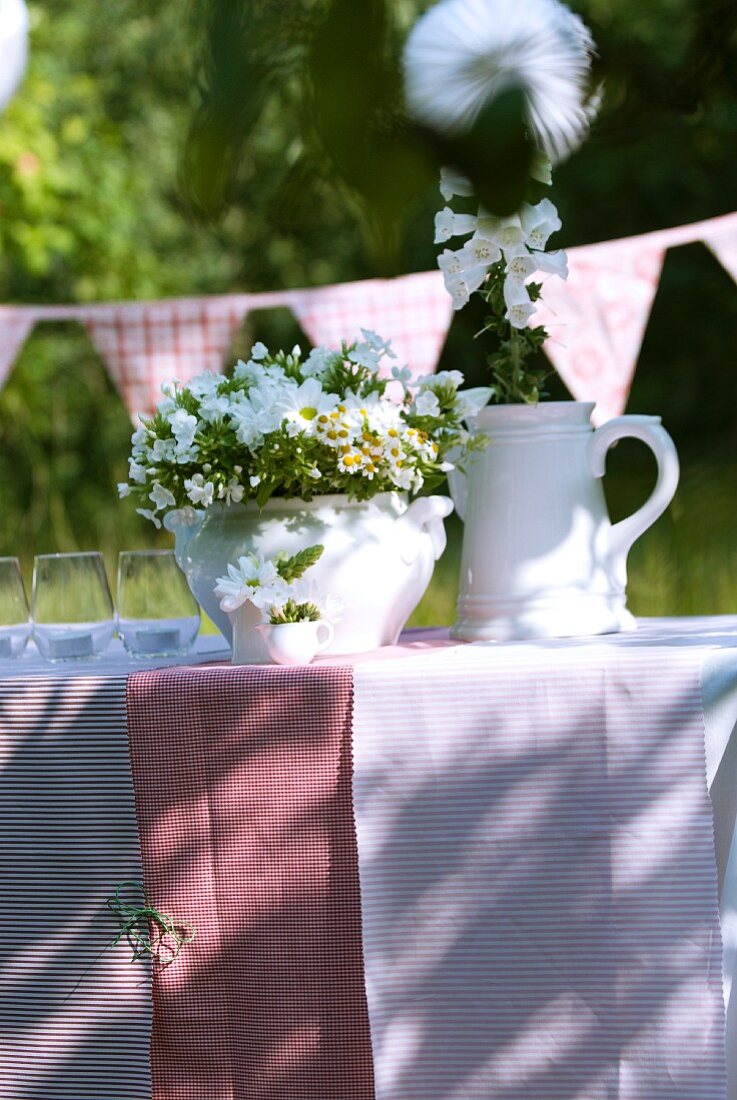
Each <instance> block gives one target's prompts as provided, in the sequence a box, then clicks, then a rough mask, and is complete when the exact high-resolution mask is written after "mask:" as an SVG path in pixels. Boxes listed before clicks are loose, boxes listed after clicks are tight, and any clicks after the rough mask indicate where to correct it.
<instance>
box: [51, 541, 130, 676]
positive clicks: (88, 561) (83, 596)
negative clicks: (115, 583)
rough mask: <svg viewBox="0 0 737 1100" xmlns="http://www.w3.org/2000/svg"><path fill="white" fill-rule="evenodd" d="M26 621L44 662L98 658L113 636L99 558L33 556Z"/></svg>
mask: <svg viewBox="0 0 737 1100" xmlns="http://www.w3.org/2000/svg"><path fill="white" fill-rule="evenodd" d="M31 619H32V620H33V637H34V639H35V642H36V645H37V646H38V648H39V650H40V651H41V653H42V655H43V656H44V657H46V659H47V660H49V661H73V660H81V659H84V658H90V657H99V656H100V654H101V653H103V652H104V650H105V649H106V648H107V646H108V645H109V643H110V640H111V639H112V636H113V634H114V633H115V612H114V609H113V599H112V596H111V595H110V588H109V587H108V583H107V577H106V575H105V565H104V563H103V560H102V554H99V553H96V552H90V553H86V554H39V555H38V557H37V558H36V559H35V562H34V569H33V596H32V598H31Z"/></svg>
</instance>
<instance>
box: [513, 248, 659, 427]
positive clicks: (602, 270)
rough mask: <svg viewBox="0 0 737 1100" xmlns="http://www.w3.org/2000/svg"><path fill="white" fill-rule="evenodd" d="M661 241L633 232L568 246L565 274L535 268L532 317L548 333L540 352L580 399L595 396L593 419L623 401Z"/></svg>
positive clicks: (615, 412) (653, 288)
mask: <svg viewBox="0 0 737 1100" xmlns="http://www.w3.org/2000/svg"><path fill="white" fill-rule="evenodd" d="M664 257H665V249H664V248H662V247H660V246H659V245H657V244H656V245H650V244H648V243H646V242H643V241H642V240H639V239H636V240H635V241H634V242H633V243H632V244H630V243H629V242H628V241H614V242H612V243H609V244H600V245H592V246H590V247H586V248H576V249H572V250H571V251H570V252H569V255H568V261H569V275H568V279H567V281H566V282H563V280H562V279H557V278H555V277H554V276H541V277H540V280H539V281H540V282H542V283H543V297H542V302H541V303H540V308H539V309H538V310H537V312H536V314H535V317H534V322H533V323H534V324H535V325H544V326H545V328H546V329H547V330H548V332H549V334H550V339H549V340H547V342H546V343H545V353H546V354H547V356H548V358H549V359H550V361H551V362H552V364H553V366H554V367H555V369H556V370H557V371H558V374H559V375H560V376H561V378H562V379H563V381H564V383H565V384H566V386H567V387H568V389H569V390H570V392H571V394H572V395H573V396H574V397H575V398H577V399H578V400H579V401H595V402H596V409H595V410H594V421H595V423H597V424H601V423H603V422H604V421H605V420H610V419H611V418H612V417H614V416H619V415H620V413H622V412H623V411H624V409H625V407H626V405H627V398H628V396H629V392H630V389H631V387H632V379H633V378H634V375H635V369H636V367H637V360H638V358H639V355H640V348H641V347H642V341H643V338H644V336H645V329H646V328H647V322H648V319H649V317H650V310H651V308H652V304H653V300H654V298H655V294H656V292H657V289H658V283H659V282H660V274H661V271H662V268H663V260H664Z"/></svg>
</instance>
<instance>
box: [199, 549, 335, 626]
mask: <svg viewBox="0 0 737 1100" xmlns="http://www.w3.org/2000/svg"><path fill="white" fill-rule="evenodd" d="M323 549H324V548H323V547H322V546H309V547H307V548H306V549H305V550H300V551H299V553H297V554H294V555H293V556H292V557H288V556H287V555H286V554H285V553H282V554H280V555H277V557H276V558H275V559H274V560H273V561H266V560H265V559H264V557H263V555H261V554H255V553H252V554H247V555H245V556H244V557H241V558H239V559H238V564H237V565H229V566H228V574H227V576H224V577H219V578H218V580H217V584H216V586H215V595H216V596H218V597H220V607H221V608H222V610H223V611H226V612H229V613H232V612H234V611H237V610H238V608H239V607H242V605H243V604H244V603H246V602H247V601H248V602H250V603H252V604H253V605H254V607H256V608H258V610H259V611H261V613H262V615H263V618H264V622H267V623H271V624H273V625H275V626H277V625H280V624H282V623H317V622H320V621H321V620H327V621H328V622H335V621H337V619H339V618H340V615H341V614H342V610H343V609H342V605H341V602H340V600H338V599H337V598H336V597H334V596H322V595H321V594H320V593H318V591H317V589H316V588H315V587H314V585H311V584H309V583H308V582H306V581H304V580H303V577H304V574H305V573H306V572H307V570H308V569H309V568H310V567H311V566H312V565H314V564H315V562H317V561H319V560H320V558H321V557H322V553H323Z"/></svg>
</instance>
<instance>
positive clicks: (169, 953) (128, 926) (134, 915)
mask: <svg viewBox="0 0 737 1100" xmlns="http://www.w3.org/2000/svg"><path fill="white" fill-rule="evenodd" d="M107 907H108V909H109V910H110V912H111V913H112V914H113V915H114V916H115V918H116V919H117V922H118V925H119V927H120V932H119V933H118V935H117V936H116V938H115V939H114V940H113V942H112V943H111V944H110V946H111V947H117V945H118V944H119V943H120V941H121V940H122V939H126V940H127V941H128V944H129V946H130V948H131V951H132V952H133V958H132V959H131V962H138V960H139V959H142V958H144V956H146V955H150V956H151V957H152V959H153V960H154V963H156V964H157V965H158V966H161V967H164V966H170V965H171V963H173V962H174V960H175V959H176V958H177V957H178V955H179V952H180V951H181V950H182V948H183V947H184V946H185V945H186V944H188V943H191V942H192V940H193V939H194V938H195V935H196V931H195V927H194V925H192V924H190V923H189V922H188V921H174V920H172V918H171V917H167V916H165V915H164V913H160V912H159V910H158V909H155V908H154V906H153V905H151V903H150V901H149V900H148V898H147V897H146V891H145V889H144V886H143V884H142V883H140V882H122V883H121V884H120V886H118V887H117V889H116V890H115V894H114V895H113V897H111V898H108V900H107ZM152 926H153V928H154V931H153V933H152V931H151V928H152Z"/></svg>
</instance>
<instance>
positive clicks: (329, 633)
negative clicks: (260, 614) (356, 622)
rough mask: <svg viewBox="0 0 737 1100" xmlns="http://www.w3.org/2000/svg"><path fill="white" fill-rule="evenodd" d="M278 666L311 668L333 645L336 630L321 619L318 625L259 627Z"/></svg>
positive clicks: (262, 624) (277, 624)
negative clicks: (311, 664) (320, 654)
mask: <svg viewBox="0 0 737 1100" xmlns="http://www.w3.org/2000/svg"><path fill="white" fill-rule="evenodd" d="M256 629H257V630H258V632H259V633H260V635H261V637H262V638H263V639H264V642H265V643H266V648H267V649H268V651H269V656H270V657H271V659H272V661H273V662H274V664H276V665H308V664H309V663H310V661H312V659H313V658H314V657H315V656H316V654H318V653H321V652H322V651H323V650H324V649H327V647H328V646H329V645H330V643H331V642H332V640H333V634H334V631H333V628H332V626H331V625H330V623H328V622H325V620H324V619H320V621H319V622H316V623H261V624H260V625H259V626H257V627H256Z"/></svg>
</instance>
